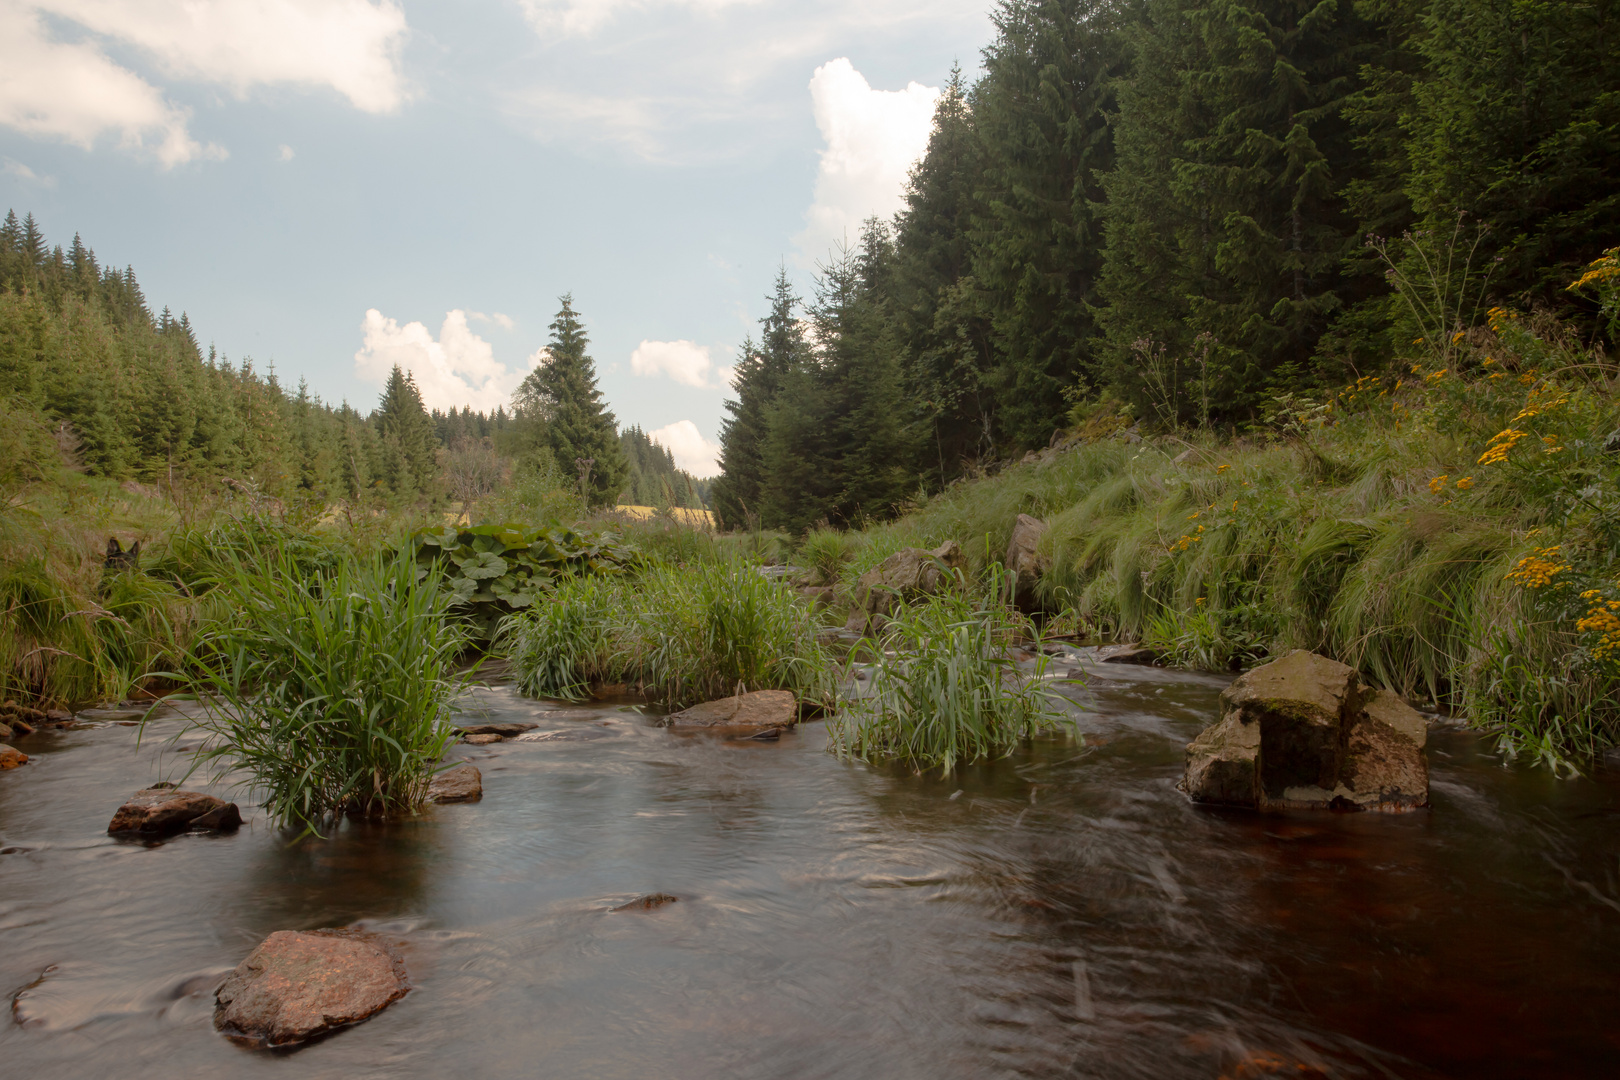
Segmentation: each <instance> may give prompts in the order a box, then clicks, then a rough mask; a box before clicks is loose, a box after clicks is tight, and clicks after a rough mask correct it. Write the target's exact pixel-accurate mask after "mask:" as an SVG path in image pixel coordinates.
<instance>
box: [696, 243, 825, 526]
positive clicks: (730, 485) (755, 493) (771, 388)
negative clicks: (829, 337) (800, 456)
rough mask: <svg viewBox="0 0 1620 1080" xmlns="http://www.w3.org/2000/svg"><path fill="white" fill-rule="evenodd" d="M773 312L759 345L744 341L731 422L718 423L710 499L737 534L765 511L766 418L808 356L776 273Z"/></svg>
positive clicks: (788, 294) (785, 284) (789, 291)
mask: <svg viewBox="0 0 1620 1080" xmlns="http://www.w3.org/2000/svg"><path fill="white" fill-rule="evenodd" d="M770 301H771V311H770V314H769V315H766V316H765V318H763V319H761V320H760V341H759V344H758V345H757V346H756V345H754V344H753V343H752V342H745V343H744V345H743V348H742V350H741V355H739V356H738V358H737V366H736V368H735V373H734V374H733V376H732V387H733V389H735V390H736V392H737V396H736V398H734V399H732V400H729V401H727V402H726V411H727V412H729V413H731V415H730V416H729V417H727V418H726V419H724V420H722V421H721V423H720V476H719V477H717V478H716V479H715V481H714V486H713V489H712V494H711V498H712V499H713V502H714V511H715V515H716V516H717V517H718V518H719V519H720V523H721V525H722V526H723V527H724V528H728V529H737V528H742V527H744V526H746V525H748V524H749V523H750V522H751V521H752V522H754V523H757V522H758V521H759V520H761V514H762V512H763V510H764V502H765V499H764V484H765V440H766V435H767V430H768V419H767V416H768V414H769V412H770V409H771V407H772V405H773V404H774V402H775V401H776V398H777V395H778V394H779V393H780V391H781V389H782V385H783V382H784V380H786V379H787V377H788V376H789V375H790V374H792V373H794V372H797V371H799V370H801V369H802V368H803V367H804V366H805V364H806V362H807V360H808V355H809V348H808V345H807V344H806V341H805V334H804V324H803V323H802V322H801V321H800V319H799V315H798V308H799V303H800V301H799V297H798V295H797V294H796V293H795V292H794V291H793V285H792V283H790V282H789V281H788V276H787V270H786V269H785V268H782V269H778V270H777V273H776V286H775V288H774V290H773V291H772V293H771V297H770Z"/></svg>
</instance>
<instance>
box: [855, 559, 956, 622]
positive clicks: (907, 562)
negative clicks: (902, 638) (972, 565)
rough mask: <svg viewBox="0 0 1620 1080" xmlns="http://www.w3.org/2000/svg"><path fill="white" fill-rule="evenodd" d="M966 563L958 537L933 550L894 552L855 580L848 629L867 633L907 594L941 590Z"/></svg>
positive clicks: (904, 598)
mask: <svg viewBox="0 0 1620 1080" xmlns="http://www.w3.org/2000/svg"><path fill="white" fill-rule="evenodd" d="M966 565H967V561H966V560H965V559H964V558H963V557H962V546H961V545H960V544H958V543H957V542H956V541H955V540H947V541H946V542H945V543H943V544H941V545H940V546H939V547H937V548H935V549H934V550H933V551H924V550H923V549H922V548H903V549H901V550H900V551H897V552H895V553H894V554H893V555H890V556H889V557H888V558H887V559H884V560H883V561H882V562H880V563H878V564H877V565H876V566H874V567H873V568H872V569H870V570H868V571H867V572H866V573H864V574H862V575H861V577H860V580H859V581H858V582H856V584H855V597H854V604H853V605H852V606H851V607H850V610H849V621H848V623H846V624H845V629H847V630H849V631H850V632H852V633H856V634H864V633H866V631H867V628H868V626H869V625H871V624H872V623H873V622H874V621H875V620H880V619H881V618H883V617H885V616H887V615H889V614H890V613H892V612H893V611H894V610H895V609H896V608H897V607H899V606H900V605H901V604H902V603H904V602H905V601H906V600H907V599H908V598H910V597H913V596H925V595H927V594H929V593H935V592H938V591H939V590H940V589H941V588H943V587H944V586H946V585H947V584H949V582H950V577H951V573H952V571H954V570H959V569H962V568H963V567H965V566H966Z"/></svg>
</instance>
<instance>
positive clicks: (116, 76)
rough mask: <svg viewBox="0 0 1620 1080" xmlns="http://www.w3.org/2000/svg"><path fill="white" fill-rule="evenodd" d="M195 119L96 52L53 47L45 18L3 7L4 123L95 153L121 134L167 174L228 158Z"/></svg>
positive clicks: (122, 141)
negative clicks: (199, 134)
mask: <svg viewBox="0 0 1620 1080" xmlns="http://www.w3.org/2000/svg"><path fill="white" fill-rule="evenodd" d="M188 120H189V113H188V112H187V110H185V109H182V108H180V107H178V106H176V105H173V104H171V103H170V102H168V101H166V100H164V97H163V94H162V93H161V92H160V91H159V90H158V89H157V87H155V86H153V85H151V84H150V83H148V82H146V81H145V80H144V79H142V78H140V77H139V76H138V75H135V74H134V73H133V72H130V71H126V70H125V69H124V68H121V67H119V66H118V65H117V64H115V63H113V62H112V61H111V60H109V59H107V57H106V56H104V55H102V53H101V51H100V50H99V49H97V48H96V47H95V46H94V45H91V44H87V43H85V42H60V41H53V40H51V39H50V38H49V36H48V35H47V33H46V30H45V26H44V24H43V21H42V20H41V19H40V16H39V13H38V12H37V11H30V10H28V9H26V8H24V7H21V6H16V5H11V4H0V124H4V125H5V126H7V127H11V128H15V129H16V130H18V131H21V132H23V133H24V134H26V135H34V136H47V137H52V138H57V139H61V140H63V141H65V142H68V143H72V144H73V145H75V146H79V147H83V148H84V149H86V150H88V149H90V148H91V146H93V145H94V144H95V142H96V140H97V139H99V138H101V137H102V136H104V135H113V136H116V137H117V139H118V143H119V145H120V146H122V147H125V148H126V149H131V150H137V151H144V152H146V153H148V154H150V155H151V156H153V157H155V158H156V159H157V160H158V161H159V162H160V163H161V164H162V165H163V166H164V167H166V168H168V167H172V166H175V165H179V164H182V163H184V162H187V161H190V160H192V159H193V158H198V157H204V158H206V157H213V158H221V157H224V156H225V152H224V151H223V150H222V149H220V148H219V147H217V146H204V145H203V144H201V143H199V142H197V140H195V139H193V138H192V137H191V133H190V131H189V130H187V123H188Z"/></svg>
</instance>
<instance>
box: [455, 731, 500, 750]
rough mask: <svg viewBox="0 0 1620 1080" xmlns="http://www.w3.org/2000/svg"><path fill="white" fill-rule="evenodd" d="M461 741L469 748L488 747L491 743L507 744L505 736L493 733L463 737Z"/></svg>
mask: <svg viewBox="0 0 1620 1080" xmlns="http://www.w3.org/2000/svg"><path fill="white" fill-rule="evenodd" d="M461 741H462V742H464V743H466V744H468V745H469V746H488V745H489V744H490V743H498V742H505V741H506V736H505V735H497V734H495V733H494V732H492V731H486V732H480V733H478V734H475V735H463V736H462V737H461Z"/></svg>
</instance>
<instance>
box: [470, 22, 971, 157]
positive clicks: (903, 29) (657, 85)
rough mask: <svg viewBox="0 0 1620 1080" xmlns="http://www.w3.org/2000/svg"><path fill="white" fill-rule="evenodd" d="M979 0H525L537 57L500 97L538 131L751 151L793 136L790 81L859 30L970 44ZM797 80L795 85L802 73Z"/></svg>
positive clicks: (639, 150) (656, 151) (624, 142)
mask: <svg viewBox="0 0 1620 1080" xmlns="http://www.w3.org/2000/svg"><path fill="white" fill-rule="evenodd" d="M991 6H992V5H989V4H987V3H986V2H985V0H812V2H806V0H524V4H523V10H524V11H525V13H526V14H527V16H528V21H529V23H530V24H531V26H532V27H533V29H534V32H535V35H536V37H537V38H538V40H539V43H540V47H541V50H542V51H543V55H544V58H545V62H544V63H542V64H536V65H533V66H532V67H529V68H525V69H524V70H523V76H522V78H523V83H522V85H509V86H507V87H506V88H504V90H503V92H502V95H501V97H502V101H503V104H504V106H505V109H506V111H507V113H508V115H509V116H511V117H512V119H513V120H514V121H515V122H516V123H518V124H520V125H521V126H523V127H524V128H526V129H527V130H529V131H530V132H532V133H533V134H534V135H535V136H536V137H538V138H541V139H545V140H553V139H566V140H568V141H569V142H570V143H572V144H574V145H578V144H579V143H583V142H594V143H605V144H610V145H612V146H614V147H616V148H619V149H624V150H628V151H630V152H631V153H633V154H635V155H637V156H639V157H642V158H646V159H648V160H652V161H659V162H691V161H704V162H708V161H713V160H715V159H716V158H724V157H737V156H746V155H758V154H759V153H760V151H761V147H762V145H765V144H768V143H773V142H774V143H783V142H786V141H788V140H790V139H796V138H797V137H798V135H799V131H800V125H799V124H798V123H797V122H796V116H795V113H796V112H797V102H796V101H794V100H793V97H792V95H793V94H794V88H793V86H792V84H793V83H796V82H799V81H800V80H801V79H802V78H803V76H804V74H805V73H808V72H809V71H810V70H811V69H812V68H813V67H815V65H816V64H817V63H820V62H821V61H823V60H825V59H827V57H829V56H837V55H839V53H840V52H841V51H842V50H845V49H847V48H849V47H850V44H849V43H850V42H852V41H858V42H860V43H861V45H862V47H863V48H865V49H868V50H870V51H873V52H875V53H877V54H879V55H882V54H885V53H887V52H888V51H889V50H890V48H891V47H904V48H906V49H908V50H912V51H920V52H921V53H922V54H924V55H939V56H942V57H945V58H949V57H950V56H951V55H952V53H953V51H956V52H957V54H958V55H964V56H966V55H971V54H972V53H973V52H974V51H975V49H976V47H977V46H978V45H979V44H981V43H983V42H984V41H987V40H989V38H990V37H991V35H992V34H993V32H994V25H993V24H992V22H991V21H990V18H989V15H988V14H987V9H988V8H989V7H991ZM800 85H802V83H800Z"/></svg>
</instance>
